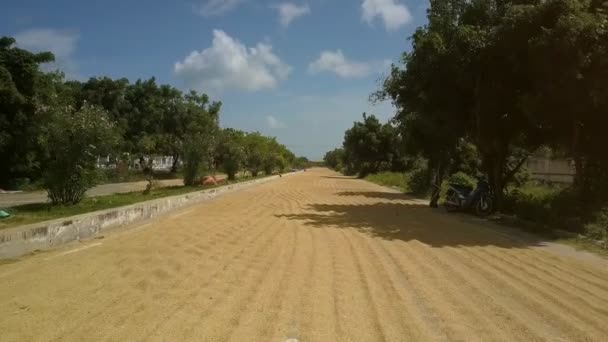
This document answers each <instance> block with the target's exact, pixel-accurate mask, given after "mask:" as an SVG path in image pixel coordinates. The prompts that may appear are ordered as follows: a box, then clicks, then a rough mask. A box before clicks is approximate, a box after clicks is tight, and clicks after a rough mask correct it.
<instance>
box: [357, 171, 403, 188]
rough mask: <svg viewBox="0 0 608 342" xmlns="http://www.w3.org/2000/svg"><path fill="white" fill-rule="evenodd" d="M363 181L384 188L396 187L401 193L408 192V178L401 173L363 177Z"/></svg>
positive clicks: (384, 173) (385, 173) (381, 173)
mask: <svg viewBox="0 0 608 342" xmlns="http://www.w3.org/2000/svg"><path fill="white" fill-rule="evenodd" d="M365 180H367V181H370V182H372V183H376V184H380V185H384V186H390V187H396V188H398V189H399V190H401V191H402V192H407V190H408V185H407V184H408V176H407V174H405V173H401V172H380V173H376V174H371V175H369V176H367V177H365Z"/></svg>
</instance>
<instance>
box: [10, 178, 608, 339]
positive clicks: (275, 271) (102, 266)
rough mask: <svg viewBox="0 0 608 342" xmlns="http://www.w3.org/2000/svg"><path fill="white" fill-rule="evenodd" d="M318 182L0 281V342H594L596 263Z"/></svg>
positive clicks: (368, 192)
mask: <svg viewBox="0 0 608 342" xmlns="http://www.w3.org/2000/svg"><path fill="white" fill-rule="evenodd" d="M425 204H426V203H424V202H423V201H420V200H412V199H408V198H407V197H405V196H403V195H401V194H396V193H393V192H390V190H386V189H385V188H383V187H379V186H377V185H374V184H371V183H367V182H365V181H362V180H356V179H352V178H347V177H343V176H340V175H338V174H336V173H333V172H331V171H328V170H324V169H312V170H308V171H307V172H304V173H300V174H298V175H293V176H291V177H283V178H282V179H279V180H277V181H273V182H270V183H266V184H264V185H260V186H257V187H254V188H249V189H246V190H243V191H240V192H236V193H231V194H227V195H224V196H222V197H219V198H217V199H216V200H214V201H209V202H206V203H202V204H198V205H195V206H192V207H189V208H186V209H184V210H182V211H179V212H175V213H172V214H170V215H169V216H164V217H161V218H158V219H156V220H154V221H152V222H148V223H144V224H140V225H138V226H133V227H130V229H126V230H122V231H117V232H115V233H109V234H106V236H105V237H104V238H103V239H96V240H91V241H86V242H83V243H80V244H77V245H74V246H70V247H66V248H63V249H59V250H55V251H52V252H44V253H39V254H36V255H33V256H29V257H26V258H23V259H22V260H19V261H16V262H13V263H8V264H4V265H0V331H1V332H2V333H1V335H0V340H2V341H98V340H104V341H288V340H289V341H296V340H297V341H456V340H458V341H605V338H606V336H607V335H606V334H608V325H607V324H606V322H608V271H607V270H608V268H607V267H606V265H607V264H606V263H605V260H604V259H594V258H592V257H589V258H583V254H581V255H580V256H579V255H576V257H574V256H573V257H566V256H564V255H561V254H560V253H559V248H558V249H555V250H554V249H552V248H551V247H550V246H546V247H545V246H542V245H539V242H538V241H534V240H533V239H529V238H524V237H520V236H515V235H510V234H509V233H508V231H509V230H508V229H505V228H499V227H495V226H492V225H491V224H489V223H487V222H484V221H481V220H477V219H474V218H471V217H469V216H466V215H450V214H446V213H444V212H443V211H441V210H434V209H430V208H428V207H427V206H426V205H425Z"/></svg>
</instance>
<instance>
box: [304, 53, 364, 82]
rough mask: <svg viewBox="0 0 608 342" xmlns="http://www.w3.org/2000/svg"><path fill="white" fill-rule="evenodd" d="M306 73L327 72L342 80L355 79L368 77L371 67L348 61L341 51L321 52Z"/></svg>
mask: <svg viewBox="0 0 608 342" xmlns="http://www.w3.org/2000/svg"><path fill="white" fill-rule="evenodd" d="M308 71H310V72H311V73H319V72H324V71H329V72H333V73H334V74H336V75H338V76H340V77H343V78H355V77H365V76H367V75H369V74H370V72H371V66H370V65H369V64H368V63H362V62H354V61H349V60H348V59H347V58H346V57H345V56H344V54H343V53H342V51H341V50H336V51H335V52H334V51H323V52H321V55H320V56H319V58H318V59H317V60H316V61H314V62H312V63H310V65H309V66H308Z"/></svg>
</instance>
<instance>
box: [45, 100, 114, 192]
mask: <svg viewBox="0 0 608 342" xmlns="http://www.w3.org/2000/svg"><path fill="white" fill-rule="evenodd" d="M51 115H52V116H53V119H52V121H51V122H50V124H49V126H48V127H47V129H48V133H47V134H48V135H47V136H46V137H45V138H46V139H45V141H44V145H45V146H46V147H47V148H48V159H47V160H46V163H45V167H44V170H45V171H44V177H43V180H44V187H45V188H46V189H47V192H48V196H49V199H50V200H51V202H52V203H53V204H75V203H78V202H80V201H81V200H82V198H83V197H84V194H85V192H86V191H87V190H88V189H90V188H91V187H93V186H94V185H95V184H96V181H97V180H98V178H99V172H98V170H97V156H99V155H106V154H107V153H109V152H110V151H111V150H112V148H113V147H114V146H115V145H116V144H117V143H118V141H119V135H118V134H117V131H116V129H115V127H114V125H113V123H112V122H111V121H110V119H109V117H108V115H107V113H106V112H105V111H104V110H103V109H100V108H98V107H93V106H89V105H85V106H83V107H82V108H81V109H79V110H73V109H71V108H69V107H67V108H56V109H53V110H52V113H51Z"/></svg>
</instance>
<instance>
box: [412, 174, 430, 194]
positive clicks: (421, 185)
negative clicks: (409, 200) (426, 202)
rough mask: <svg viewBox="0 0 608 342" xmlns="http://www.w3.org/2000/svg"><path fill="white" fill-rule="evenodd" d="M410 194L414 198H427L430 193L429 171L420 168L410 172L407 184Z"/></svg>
mask: <svg viewBox="0 0 608 342" xmlns="http://www.w3.org/2000/svg"><path fill="white" fill-rule="evenodd" d="M407 187H408V189H409V191H410V193H411V194H413V195H416V196H427V195H428V194H429V193H430V191H431V171H430V169H428V168H420V169H416V170H414V171H412V172H411V173H410V177H409V180H408V183H407Z"/></svg>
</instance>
